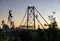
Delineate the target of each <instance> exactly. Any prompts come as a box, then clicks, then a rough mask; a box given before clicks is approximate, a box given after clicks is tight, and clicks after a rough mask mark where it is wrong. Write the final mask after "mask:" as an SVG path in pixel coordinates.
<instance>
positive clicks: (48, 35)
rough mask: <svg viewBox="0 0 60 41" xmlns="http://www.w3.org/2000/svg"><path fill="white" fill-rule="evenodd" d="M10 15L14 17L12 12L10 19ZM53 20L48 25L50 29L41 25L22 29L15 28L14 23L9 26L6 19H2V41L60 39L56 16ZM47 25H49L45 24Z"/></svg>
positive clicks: (46, 40)
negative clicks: (41, 27)
mask: <svg viewBox="0 0 60 41" xmlns="http://www.w3.org/2000/svg"><path fill="white" fill-rule="evenodd" d="M9 12H10V11H9ZM39 14H40V13H39ZM10 17H11V18H12V16H11V14H10V16H9V18H8V19H10ZM42 18H43V17H42ZM49 18H50V17H49ZM43 19H44V18H43ZM44 20H45V19H44ZM52 20H53V22H52V23H51V24H49V25H48V29H40V28H39V26H38V29H20V28H14V25H12V27H11V28H9V26H8V25H6V24H5V21H4V20H2V29H0V41H60V30H59V29H57V25H58V24H57V22H56V20H55V18H52ZM12 24H14V23H12ZM45 26H47V25H46V24H45Z"/></svg>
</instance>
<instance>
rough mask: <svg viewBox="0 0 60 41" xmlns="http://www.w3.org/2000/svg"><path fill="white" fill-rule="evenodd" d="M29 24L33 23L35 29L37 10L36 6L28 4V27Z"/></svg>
mask: <svg viewBox="0 0 60 41" xmlns="http://www.w3.org/2000/svg"><path fill="white" fill-rule="evenodd" d="M29 25H31V26H32V25H33V28H34V29H35V10H34V6H32V7H31V6H28V8H27V29H28V26H29Z"/></svg>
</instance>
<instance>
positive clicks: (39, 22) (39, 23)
mask: <svg viewBox="0 0 60 41" xmlns="http://www.w3.org/2000/svg"><path fill="white" fill-rule="evenodd" d="M36 19H37V18H36ZM37 21H38V22H39V24H40V25H41V26H42V27H43V29H44V26H43V25H42V24H41V22H40V21H39V20H38V19H37Z"/></svg>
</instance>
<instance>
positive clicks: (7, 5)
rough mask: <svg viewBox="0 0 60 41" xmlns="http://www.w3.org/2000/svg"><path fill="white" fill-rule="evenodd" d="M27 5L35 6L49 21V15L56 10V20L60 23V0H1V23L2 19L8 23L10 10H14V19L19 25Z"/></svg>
mask: <svg viewBox="0 0 60 41" xmlns="http://www.w3.org/2000/svg"><path fill="white" fill-rule="evenodd" d="M27 6H35V8H37V10H38V11H39V12H40V13H41V14H42V16H43V17H44V18H45V19H46V20H47V21H48V16H49V15H52V12H53V11H55V12H56V14H55V17H56V21H57V22H58V24H60V0H0V24H1V21H2V20H5V22H6V24H7V20H8V19H7V18H8V11H9V10H12V15H13V20H14V21H15V25H16V26H18V25H19V24H20V22H21V20H22V18H23V16H24V14H25V11H26V9H27ZM39 20H40V19H39Z"/></svg>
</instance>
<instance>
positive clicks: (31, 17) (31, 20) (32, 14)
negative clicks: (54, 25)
mask: <svg viewBox="0 0 60 41" xmlns="http://www.w3.org/2000/svg"><path fill="white" fill-rule="evenodd" d="M36 12H37V13H38V15H39V16H40V17H41V18H42V19H43V20H44V22H45V23H46V25H49V23H48V22H47V21H46V20H45V18H44V17H43V16H42V15H41V14H40V12H39V11H38V10H37V9H36V8H35V7H34V6H28V7H27V9H26V12H25V14H24V17H23V19H22V21H21V23H20V25H19V27H25V28H26V29H29V28H32V29H36V20H37V22H38V23H39V25H40V26H41V27H42V28H43V29H44V26H43V24H42V23H41V22H40V20H39V19H38V15H36ZM25 17H26V18H27V19H26V21H25V20H24V19H25ZM24 21H25V23H24V24H23V22H24ZM22 24H23V25H22Z"/></svg>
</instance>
